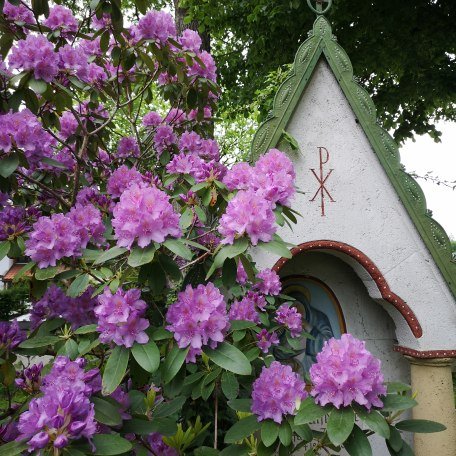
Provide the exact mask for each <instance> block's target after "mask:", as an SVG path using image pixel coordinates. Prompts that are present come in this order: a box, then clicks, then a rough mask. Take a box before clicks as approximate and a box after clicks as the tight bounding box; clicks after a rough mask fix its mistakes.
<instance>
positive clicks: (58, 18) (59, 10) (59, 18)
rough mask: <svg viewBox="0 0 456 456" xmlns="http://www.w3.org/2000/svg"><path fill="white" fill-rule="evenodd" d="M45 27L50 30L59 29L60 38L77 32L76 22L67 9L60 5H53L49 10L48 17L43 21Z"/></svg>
mask: <svg viewBox="0 0 456 456" xmlns="http://www.w3.org/2000/svg"><path fill="white" fill-rule="evenodd" d="M43 24H44V25H45V26H46V27H49V28H50V29H51V30H57V29H60V30H61V31H62V36H66V35H67V34H68V33H74V32H77V30H78V21H77V19H76V18H75V17H74V16H73V13H72V12H71V10H70V9H69V8H66V7H65V6H62V5H55V6H53V7H52V8H50V9H49V16H48V17H47V18H46V19H45V20H44V21H43Z"/></svg>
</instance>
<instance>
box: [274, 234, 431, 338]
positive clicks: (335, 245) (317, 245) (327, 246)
mask: <svg viewBox="0 0 456 456" xmlns="http://www.w3.org/2000/svg"><path fill="white" fill-rule="evenodd" d="M309 250H335V251H337V252H342V253H345V254H346V255H348V256H349V257H351V258H353V259H354V260H356V261H357V262H358V263H359V264H360V265H361V266H362V267H363V268H364V269H365V270H366V271H367V272H368V274H369V275H370V276H371V277H372V280H373V281H374V282H375V284H376V285H377V287H378V290H379V291H380V294H381V295H382V298H383V299H384V300H385V301H386V302H389V303H390V304H392V305H393V306H394V307H395V308H396V309H397V310H398V311H399V313H400V314H401V315H402V316H403V317H404V319H405V321H406V322H407V324H408V325H409V327H410V329H411V331H412V333H413V335H414V336H415V337H416V338H417V339H419V338H420V337H421V336H422V335H423V329H422V328H421V325H420V323H419V321H418V319H417V318H416V315H415V314H414V312H413V311H412V309H411V308H410V307H409V306H408V304H407V303H406V302H405V301H404V300H403V299H402V298H400V297H399V296H398V295H397V294H395V293H393V292H392V291H391V289H390V287H389V286H388V283H387V282H386V279H385V277H383V274H382V273H381V272H380V270H379V269H378V268H377V266H376V265H375V264H374V262H373V261H372V260H371V259H370V258H369V257H368V256H367V255H365V254H364V253H363V252H361V250H358V249H356V248H355V247H352V246H351V245H348V244H344V243H343V242H338V241H327V240H322V241H309V242H304V243H303V244H300V245H298V246H297V247H295V248H293V249H292V250H291V254H292V255H293V256H295V255H297V254H298V253H301V252H306V251H309ZM287 261H288V259H287V258H281V259H280V260H279V261H277V263H276V264H275V265H274V267H273V269H274V271H276V272H279V271H280V270H281V269H282V267H283V266H284V265H285V263H286V262H287Z"/></svg>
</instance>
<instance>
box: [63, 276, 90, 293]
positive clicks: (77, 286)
mask: <svg viewBox="0 0 456 456" xmlns="http://www.w3.org/2000/svg"><path fill="white" fill-rule="evenodd" d="M89 281H90V276H89V274H81V275H80V276H77V277H76V278H75V279H74V280H73V282H71V285H70V286H69V287H68V291H67V295H68V296H70V297H71V298H76V297H77V296H79V295H81V294H82V293H83V292H84V291H86V290H87V287H88V286H89Z"/></svg>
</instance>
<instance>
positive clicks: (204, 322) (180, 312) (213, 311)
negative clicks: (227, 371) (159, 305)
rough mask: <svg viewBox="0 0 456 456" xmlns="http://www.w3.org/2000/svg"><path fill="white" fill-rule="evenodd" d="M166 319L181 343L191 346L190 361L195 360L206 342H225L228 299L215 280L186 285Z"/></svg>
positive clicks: (210, 343) (183, 345)
mask: <svg viewBox="0 0 456 456" xmlns="http://www.w3.org/2000/svg"><path fill="white" fill-rule="evenodd" d="M166 321H167V322H168V323H169V325H168V326H167V327H166V329H168V330H169V331H171V332H173V333H174V338H175V339H176V341H177V344H178V346H179V347H180V348H185V347H190V351H189V353H188V355H187V362H196V356H197V355H200V354H201V353H202V350H201V348H202V347H203V346H206V345H209V346H210V347H212V348H215V347H216V346H217V344H218V343H219V342H223V339H224V336H225V333H226V331H227V329H228V327H229V323H228V315H227V311H226V303H225V301H224V298H223V295H222V294H221V293H220V291H219V289H218V288H216V287H215V286H214V284H213V283H208V284H207V285H198V286H197V287H196V288H192V286H191V285H187V288H185V290H184V291H181V292H180V293H179V294H178V296H177V301H176V302H175V303H174V304H171V305H170V306H169V308H168V312H167V314H166Z"/></svg>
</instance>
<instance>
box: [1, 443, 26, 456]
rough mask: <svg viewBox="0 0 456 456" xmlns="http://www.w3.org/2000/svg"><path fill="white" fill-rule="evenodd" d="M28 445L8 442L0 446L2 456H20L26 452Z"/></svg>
mask: <svg viewBox="0 0 456 456" xmlns="http://www.w3.org/2000/svg"><path fill="white" fill-rule="evenodd" d="M27 448H28V445H27V443H26V442H24V441H22V442H16V441H12V442H8V443H5V444H3V445H2V446H1V454H2V456H16V455H17V454H22V453H23V452H25V450H27Z"/></svg>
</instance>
